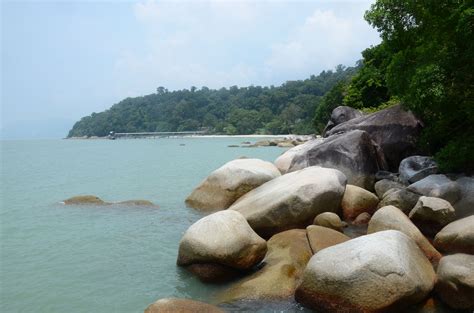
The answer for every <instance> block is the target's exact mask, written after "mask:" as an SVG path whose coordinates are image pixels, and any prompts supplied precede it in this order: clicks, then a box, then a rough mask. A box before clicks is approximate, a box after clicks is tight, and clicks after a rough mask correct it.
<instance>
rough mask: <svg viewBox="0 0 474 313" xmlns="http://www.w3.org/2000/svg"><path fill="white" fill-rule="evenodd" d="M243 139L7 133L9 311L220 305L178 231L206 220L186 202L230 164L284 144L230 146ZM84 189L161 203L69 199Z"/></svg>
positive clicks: (248, 307)
mask: <svg viewBox="0 0 474 313" xmlns="http://www.w3.org/2000/svg"><path fill="white" fill-rule="evenodd" d="M242 141H255V138H252V139H248V138H235V137H231V138H201V137H198V138H160V139H132V140H126V139H121V140H60V139H58V140H34V141H28V140H21V141H1V142H0V143H1V159H0V161H1V162H0V164H1V180H0V183H1V188H0V189H1V194H0V196H1V203H0V204H1V213H0V214H1V215H0V236H1V237H0V312H48V313H49V312H88V313H90V312H143V310H144V309H145V308H146V307H147V306H148V305H149V304H150V303H152V302H154V301H156V300H158V299H160V298H165V297H180V298H192V299H196V300H202V301H205V302H212V299H213V295H215V293H216V292H217V291H219V290H222V288H223V287H222V286H213V285H205V284H203V283H201V282H200V281H199V280H197V279H196V278H195V277H194V276H193V275H191V274H190V273H188V272H187V271H186V270H183V269H181V268H179V267H177V266H176V257H177V252H178V244H179V240H180V238H181V236H182V235H183V233H184V232H185V231H186V229H187V228H188V227H189V226H190V225H191V224H193V223H194V222H195V221H197V220H198V219H199V218H201V217H203V214H201V213H199V212H197V211H195V210H193V209H189V208H186V206H185V204H184V200H185V198H186V196H187V195H188V194H189V193H190V192H191V191H192V190H193V188H194V187H196V186H197V185H198V184H199V182H200V181H201V180H203V179H204V178H205V177H206V176H207V175H208V174H209V173H210V172H211V171H213V170H215V169H217V168H218V167H220V166H221V165H223V164H225V163H226V162H228V161H230V160H233V159H236V158H239V157H249V158H259V159H263V160H267V161H274V160H275V159H276V158H277V157H278V156H279V155H280V154H281V153H282V152H283V151H284V149H282V148H278V147H261V148H231V147H228V146H229V145H239V144H240V143H241V142H242ZM76 195H96V196H98V197H100V198H101V199H103V200H104V201H108V202H118V201H125V200H132V199H144V200H150V201H152V202H154V203H156V204H157V205H158V206H159V207H158V208H150V207H148V208H147V207H134V206H66V205H64V204H62V203H61V201H63V200H64V199H67V198H70V197H72V196H76ZM226 309H227V310H229V311H235V312H248V311H260V312H297V311H298V312H299V311H301V310H302V308H301V307H299V306H298V305H295V304H288V303H276V304H268V303H267V304H263V305H262V306H261V307H256V306H255V304H249V303H241V304H236V305H233V306H228V307H227V308H226Z"/></svg>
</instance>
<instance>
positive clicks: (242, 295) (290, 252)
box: [217, 229, 312, 302]
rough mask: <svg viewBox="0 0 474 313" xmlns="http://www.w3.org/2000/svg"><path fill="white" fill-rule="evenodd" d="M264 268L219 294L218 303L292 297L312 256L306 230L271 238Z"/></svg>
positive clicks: (290, 231) (287, 232) (283, 233)
mask: <svg viewBox="0 0 474 313" xmlns="http://www.w3.org/2000/svg"><path fill="white" fill-rule="evenodd" d="M267 244H268V252H267V255H266V256H265V259H264V260H263V264H264V266H263V268H261V269H260V270H259V271H257V272H255V273H253V274H252V275H250V276H247V277H245V278H243V279H241V280H239V281H237V282H235V283H233V284H232V285H231V286H230V287H229V288H228V289H226V290H224V291H223V292H221V293H220V294H218V296H217V299H218V301H219V302H234V301H238V300H251V299H254V300H276V299H289V298H291V297H293V294H294V292H295V289H296V286H297V284H298V282H299V281H300V278H301V275H302V274H303V271H304V269H305V267H306V264H307V263H308V261H309V259H310V258H311V256H312V252H311V249H310V247H309V244H308V238H307V237H306V231H305V230H303V229H292V230H287V231H284V232H282V233H279V234H276V235H274V236H273V237H272V238H270V240H268V243H267Z"/></svg>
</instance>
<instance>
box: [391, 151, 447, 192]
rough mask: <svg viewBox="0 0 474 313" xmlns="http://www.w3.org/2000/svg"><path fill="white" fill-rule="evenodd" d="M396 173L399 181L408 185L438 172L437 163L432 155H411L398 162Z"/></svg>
mask: <svg viewBox="0 0 474 313" xmlns="http://www.w3.org/2000/svg"><path fill="white" fill-rule="evenodd" d="M398 173H399V174H400V181H401V182H402V183H404V184H406V185H409V184H413V183H416V182H417V181H419V180H421V179H423V178H425V177H426V176H429V175H431V174H436V173H438V165H437V164H436V162H435V161H434V159H433V158H432V157H427V156H420V155H413V156H410V157H408V158H405V159H403V160H402V161H401V162H400V166H399V168H398Z"/></svg>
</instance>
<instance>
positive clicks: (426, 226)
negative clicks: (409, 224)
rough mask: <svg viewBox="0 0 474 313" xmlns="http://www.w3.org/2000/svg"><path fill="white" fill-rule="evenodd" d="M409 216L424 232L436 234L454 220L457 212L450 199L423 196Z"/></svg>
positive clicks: (431, 234)
mask: <svg viewBox="0 0 474 313" xmlns="http://www.w3.org/2000/svg"><path fill="white" fill-rule="evenodd" d="M408 217H409V218H410V219H411V220H412V221H413V223H415V225H416V226H417V227H418V228H419V229H420V230H421V231H422V232H423V233H424V234H426V235H429V236H434V235H436V233H437V232H439V231H440V230H441V228H443V227H444V226H446V225H447V224H449V223H450V222H452V221H454V219H455V217H456V213H455V211H454V208H453V207H452V205H451V204H450V203H449V202H448V201H446V200H443V199H440V198H433V197H425V196H422V197H420V199H418V202H417V203H416V205H415V207H414V208H413V210H411V211H410V214H409V215H408Z"/></svg>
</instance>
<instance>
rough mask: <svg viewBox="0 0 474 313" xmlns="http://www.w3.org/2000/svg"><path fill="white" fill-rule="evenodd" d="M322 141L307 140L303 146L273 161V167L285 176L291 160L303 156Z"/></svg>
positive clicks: (320, 139)
mask: <svg viewBox="0 0 474 313" xmlns="http://www.w3.org/2000/svg"><path fill="white" fill-rule="evenodd" d="M323 141H324V140H323V139H322V138H316V139H312V140H309V141H307V142H305V143H303V144H300V145H298V146H296V147H294V148H291V149H289V150H287V151H285V152H284V153H283V154H282V155H280V156H279V157H278V158H277V159H276V160H275V166H276V167H277V168H278V170H279V171H280V172H281V173H282V174H285V173H286V172H288V169H289V168H290V165H291V162H293V159H294V158H295V157H296V156H300V155H304V154H305V153H306V152H307V151H308V150H309V149H311V148H312V147H314V146H317V145H318V144H320V143H322V142H323Z"/></svg>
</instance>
